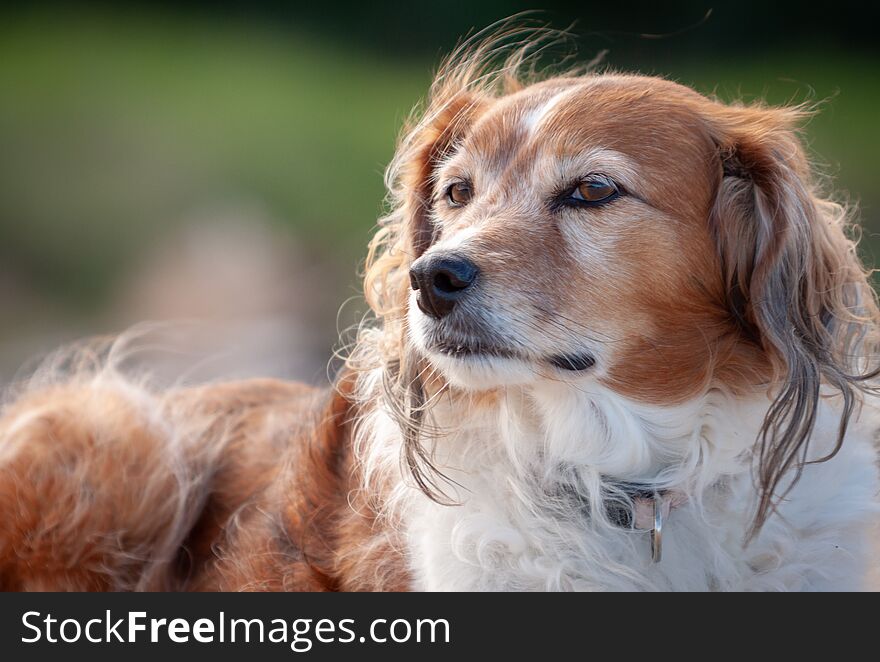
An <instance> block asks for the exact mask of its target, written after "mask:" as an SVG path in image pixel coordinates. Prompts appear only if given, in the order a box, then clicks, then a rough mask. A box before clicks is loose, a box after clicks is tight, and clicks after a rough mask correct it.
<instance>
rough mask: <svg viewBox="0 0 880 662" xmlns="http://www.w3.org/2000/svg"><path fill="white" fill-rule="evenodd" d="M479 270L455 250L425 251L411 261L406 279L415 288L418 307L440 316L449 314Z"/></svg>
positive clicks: (434, 315) (429, 313)
mask: <svg viewBox="0 0 880 662" xmlns="http://www.w3.org/2000/svg"><path fill="white" fill-rule="evenodd" d="M478 273H480V270H479V269H477V265H475V264H474V263H473V262H471V261H470V260H468V259H467V258H465V257H462V256H461V255H456V254H455V253H445V254H444V253H441V254H437V255H426V256H424V257H420V258H419V259H418V260H416V261H415V262H413V265H412V267H411V268H410V270H409V281H410V283H411V284H412V288H413V289H414V290H418V292H419V296H418V304H419V308H420V309H421V311H422V312H423V313H425V314H426V315H430V316H431V317H436V318H437V319H440V318H441V317H443V316H444V315H448V314H449V313H450V312H451V311H452V309H453V308H455V304H456V303H457V302H458V300H459V299H460V298H461V297H462V295H464V294H465V292H466V291H467V289H468V288H469V287H470V286H471V285H473V284H474V281H475V280H476V279H477V274H478Z"/></svg>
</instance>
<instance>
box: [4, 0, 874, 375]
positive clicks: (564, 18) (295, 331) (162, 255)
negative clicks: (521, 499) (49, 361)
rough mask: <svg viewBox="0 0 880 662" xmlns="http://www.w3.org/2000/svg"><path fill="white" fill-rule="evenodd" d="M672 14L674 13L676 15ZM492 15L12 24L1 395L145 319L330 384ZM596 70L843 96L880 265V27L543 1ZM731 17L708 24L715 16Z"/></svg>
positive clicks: (419, 3)
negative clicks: (14, 382) (429, 146)
mask: <svg viewBox="0 0 880 662" xmlns="http://www.w3.org/2000/svg"><path fill="white" fill-rule="evenodd" d="M661 5H662V6H661ZM530 8H536V5H535V4H529V3H520V2H508V1H503V0H493V1H489V2H481V3H472V4H464V3H450V2H440V1H439V0H434V1H427V2H426V1H424V0H414V1H413V2H410V3H408V4H407V5H405V6H404V5H400V4H391V3H387V4H367V3H362V2H361V3H358V2H345V1H341V2H334V3H312V4H311V6H308V7H302V6H297V5H296V4H294V3H284V2H275V3H271V2H270V3H238V2H214V3H207V2H205V3H201V2H189V3H151V4H143V5H127V6H126V8H125V9H122V8H120V7H119V6H114V5H97V4H70V3H50V4H47V3H40V4H30V5H28V4H25V5H19V6H18V7H16V8H6V9H2V10H0V302H2V312H0V381H2V380H4V379H8V378H9V377H10V375H11V374H12V373H13V371H14V370H15V369H16V368H17V367H18V366H19V365H20V364H21V363H22V362H23V361H24V360H25V359H26V358H27V357H28V356H30V355H32V354H34V353H38V352H40V351H43V350H44V349H46V348H49V347H51V346H53V345H54V344H56V343H58V342H62V341H65V340H68V339H71V338H74V337H77V336H81V335H85V334H91V333H96V332H112V331H115V330H119V329H122V328H125V327H126V326H128V325H130V324H132V323H134V322H137V321H139V320H142V319H179V318H182V317H191V318H204V319H210V320H214V322H215V323H216V326H217V327H218V328H220V327H224V328H235V329H237V330H238V332H237V334H238V335H236V336H235V337H236V340H235V341H234V342H233V344H236V345H237V346H238V347H239V349H241V356H240V357H239V359H237V360H238V361H239V362H240V363H241V364H242V365H244V364H247V366H248V370H249V371H251V372H263V373H267V372H268V373H272V374H278V375H282V376H293V377H299V378H305V379H316V378H318V376H319V375H320V373H321V372H322V366H323V364H324V363H325V362H326V358H327V356H328V353H329V350H330V347H331V345H332V344H333V339H334V338H335V335H336V331H337V327H339V326H345V325H346V324H347V323H349V322H350V321H351V320H352V319H356V317H357V313H358V310H362V308H363V306H362V305H360V304H358V303H357V302H355V303H352V304H350V305H348V306H346V308H345V310H344V313H343V314H342V315H341V316H340V317H339V318H338V319H337V310H338V309H339V306H340V304H341V303H342V302H343V301H344V300H346V298H348V297H351V296H353V295H356V294H357V293H358V285H357V271H358V269H359V263H360V261H361V260H362V258H363V255H364V252H365V244H366V241H367V239H368V237H369V235H370V233H371V230H372V228H373V224H374V222H375V219H376V218H377V217H378V215H379V213H380V210H381V207H382V197H383V186H382V177H381V173H382V170H383V168H384V165H385V164H386V163H387V162H388V160H389V159H390V157H391V155H392V151H393V146H394V139H395V136H396V134H397V131H398V129H399V127H400V124H401V122H402V120H403V118H404V117H406V115H407V114H408V113H409V111H410V109H411V108H412V106H413V105H414V104H415V103H416V102H417V101H418V100H419V99H420V97H421V96H422V95H423V94H424V93H425V91H426V90H427V86H428V84H429V82H430V77H431V71H432V68H433V67H434V66H435V65H436V64H437V62H438V61H439V59H440V57H441V55H442V54H443V53H444V52H447V51H448V50H449V49H450V48H452V47H453V46H454V44H455V43H456V40H457V39H458V38H459V37H460V36H462V35H464V34H465V33H467V32H468V31H469V30H471V29H473V28H481V27H484V26H486V25H488V24H489V23H492V22H493V21H496V20H498V19H501V18H504V17H505V16H508V15H511V14H513V13H515V12H518V11H521V10H524V9H530ZM538 8H541V9H544V10H546V11H544V12H543V13H541V14H538V15H536V17H537V18H538V19H539V20H541V21H544V22H548V23H550V24H552V25H553V26H554V27H557V28H564V27H567V26H569V25H570V24H571V23H572V22H573V21H576V24H575V26H574V32H575V33H576V34H577V35H579V37H578V38H577V40H576V44H577V46H578V50H579V53H580V57H582V58H583V59H590V58H592V57H593V56H594V55H595V54H596V53H597V52H598V51H600V50H604V49H608V50H609V53H608V55H607V57H606V62H607V63H608V64H610V65H611V66H613V67H615V68H625V69H634V70H639V71H642V72H645V73H656V74H662V75H666V76H669V77H671V78H673V79H675V80H678V81H681V82H683V83H687V84H690V85H693V86H695V87H696V88H697V89H699V90H701V91H704V92H714V93H716V94H718V95H719V96H720V97H722V98H725V99H734V98H741V99H755V98H759V97H760V98H765V99H767V100H768V101H771V102H774V103H784V102H798V101H804V100H809V101H823V104H822V112H821V114H820V115H819V116H817V117H816V118H815V119H814V120H813V121H811V122H810V124H809V126H808V128H807V135H808V138H809V141H810V146H811V149H812V150H813V153H814V157H815V159H816V161H817V162H818V163H820V164H822V165H823V167H824V169H825V171H826V172H827V173H829V174H830V175H831V176H832V177H833V178H834V181H835V183H836V187H837V188H838V189H839V190H840V191H841V192H842V193H845V194H847V195H848V197H849V198H850V199H851V200H853V201H856V202H858V203H859V205H860V208H861V210H862V221H863V224H864V226H865V240H864V245H863V248H864V250H865V253H866V256H867V258H868V260H869V262H870V263H872V264H873V254H874V252H875V251H876V247H877V246H880V243H878V242H877V240H876V238H875V236H876V235H877V233H878V231H880V190H878V187H877V177H878V173H880V167H878V165H877V160H876V155H877V154H878V153H880V130H878V127H877V124H878V110H877V109H878V108H880V49H878V44H877V39H876V36H875V34H874V26H875V25H876V19H877V18H878V16H877V10H876V9H872V8H867V7H866V6H861V7H860V6H859V5H857V4H852V6H849V5H847V4H846V3H835V4H834V5H833V6H832V5H828V6H826V7H825V8H824V9H822V10H821V11H819V10H816V9H809V8H808V5H807V4H804V3H788V2H782V3H773V4H771V3H750V2H736V3H700V2H667V3H656V2H655V3H647V2H633V3H619V5H614V6H603V5H602V4H597V3H585V2H577V3H575V2H565V1H560V2H550V3H542V5H541V6H540V7H538ZM710 10H711V14H710V15H708V17H707V13H709V11H710Z"/></svg>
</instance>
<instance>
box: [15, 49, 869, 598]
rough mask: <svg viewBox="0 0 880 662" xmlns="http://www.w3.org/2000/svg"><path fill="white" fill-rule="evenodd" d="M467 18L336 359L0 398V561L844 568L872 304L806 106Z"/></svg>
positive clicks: (385, 575)
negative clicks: (576, 64)
mask: <svg viewBox="0 0 880 662" xmlns="http://www.w3.org/2000/svg"><path fill="white" fill-rule="evenodd" d="M539 42H540V37H536V38H535V40H533V41H532V42H531V43H529V44H527V45H526V46H524V47H522V48H518V49H514V50H513V53H512V55H511V56H510V57H509V58H508V59H507V60H506V61H504V62H501V63H499V62H498V60H497V57H496V56H497V52H498V44H499V42H498V40H497V39H489V40H477V41H471V42H467V43H466V44H465V45H464V46H462V47H461V48H459V49H458V50H457V51H456V52H455V53H454V54H453V55H452V56H451V57H450V58H449V59H448V60H447V61H446V62H445V64H444V65H443V66H442V67H441V68H440V70H439V73H438V74H437V77H436V79H435V81H434V83H433V85H432V87H431V90H430V94H429V97H428V99H427V101H426V104H425V106H424V109H423V111H422V112H421V113H420V114H419V115H417V116H415V117H414V118H413V119H412V120H410V121H409V122H408V124H407V126H406V127H405V128H404V131H403V133H402V137H401V138H400V140H399V144H398V148H397V152H396V155H395V157H394V159H393V161H392V163H391V164H390V166H389V169H388V172H387V177H386V181H387V186H388V192H389V200H390V210H389V212H388V214H387V215H386V216H385V217H384V218H382V219H381V220H380V222H379V229H378V231H377V233H376V235H375V237H374V239H373V240H372V243H371V244H370V249H369V256H368V259H367V265H366V271H365V279H364V291H365V296H366V299H367V301H368V303H369V305H370V306H371V308H372V311H373V312H374V314H375V323H373V324H370V325H365V326H364V327H363V328H361V329H360V331H359V332H358V336H357V341H356V345H355V347H354V349H353V351H352V352H351V354H350V355H349V356H348V357H347V360H346V362H345V366H344V368H343V369H342V370H341V371H340V374H339V376H338V377H337V379H336V381H335V383H334V384H333V385H332V387H330V388H327V389H324V390H321V389H314V388H311V387H307V386H304V385H298V384H293V383H285V382H282V381H274V380H254V381H245V382H235V383H217V384H207V385H203V386H197V387H189V388H183V387H180V388H173V389H166V390H155V389H152V388H150V387H148V386H146V385H145V384H143V383H141V382H138V381H137V380H134V379H132V378H131V377H127V376H125V375H124V374H123V373H122V372H121V371H119V370H117V369H115V367H114V365H113V363H112V361H98V362H96V365H95V366H93V367H87V366H86V367H84V366H83V364H82V362H76V367H75V368H74V369H72V370H68V371H67V372H66V373H65V374H66V376H65V377H64V378H59V377H58V376H57V372H58V371H54V370H50V371H49V372H48V373H47V374H50V378H49V379H44V380H42V381H40V380H38V382H37V383H36V384H35V385H31V386H30V387H28V388H25V389H23V391H22V392H20V393H18V394H17V395H16V397H14V398H12V399H11V400H10V401H9V403H8V404H7V405H6V407H5V408H4V411H3V414H2V419H0V514H2V516H0V588H2V589H4V590H271V591H276V590H304V591H317V590H334V591H336V590H341V591H353V590H372V591H402V590H517V591H519V590H539V591H543V590H623V591H629V590H689V591H690V590H694V591H697V590H844V589H847V590H848V589H863V588H867V587H868V584H867V577H868V575H869V573H870V572H871V571H872V560H871V529H872V527H873V526H874V524H875V519H876V515H877V497H878V489H880V482H878V471H877V456H876V448H875V444H874V437H875V434H876V431H877V429H878V417H877V397H876V396H877V391H876V381H875V378H876V376H877V372H878V367H877V360H876V357H877V330H878V308H877V304H876V299H875V294H874V292H873V290H872V288H871V285H870V283H869V280H868V272H867V271H866V270H865V268H864V267H863V265H862V264H861V262H860V260H859V257H858V255H857V253H856V244H855V242H854V241H853V239H851V238H850V237H851V235H850V232H849V230H850V223H851V220H850V215H849V214H848V212H847V210H846V209H845V208H844V207H843V206H841V205H839V204H837V203H835V202H833V201H832V200H831V199H829V198H828V197H827V196H826V194H825V193H823V192H822V187H821V185H822V182H821V180H820V179H819V177H818V175H817V174H816V173H815V172H814V170H813V168H812V167H811V165H810V163H809V160H808V158H807V156H806V154H805V149H804V145H803V142H802V139H801V137H800V135H799V126H801V124H802V123H803V121H804V119H805V118H806V116H807V114H808V111H807V110H806V109H804V108H802V107H770V106H767V105H763V104H760V103H756V104H752V105H744V104H729V105H728V104H724V103H722V102H720V101H717V100H714V99H711V98H708V97H706V96H702V95H700V94H698V93H697V92H695V91H693V90H691V89H689V88H687V87H684V86H682V85H680V84H677V83H674V82H670V81H668V80H665V79H662V78H655V77H645V76H639V75H630V74H622V73H613V72H605V73H595V72H593V71H589V70H587V71H581V70H573V71H570V72H566V73H558V74H553V75H549V74H547V75H543V76H542V75H540V74H539V73H536V72H535V67H534V66H533V65H532V64H530V62H531V60H530V58H529V56H528V53H529V49H530V48H531V49H533V50H534V47H535V44H536V43H539Z"/></svg>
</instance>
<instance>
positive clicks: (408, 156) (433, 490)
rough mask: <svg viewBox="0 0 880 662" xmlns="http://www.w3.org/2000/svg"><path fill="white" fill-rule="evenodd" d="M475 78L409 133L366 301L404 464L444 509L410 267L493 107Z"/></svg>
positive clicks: (443, 95) (436, 93) (398, 157)
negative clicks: (410, 323) (415, 348)
mask: <svg viewBox="0 0 880 662" xmlns="http://www.w3.org/2000/svg"><path fill="white" fill-rule="evenodd" d="M473 73H474V72H473V71H472V70H471V69H468V68H464V69H452V70H451V71H450V72H446V73H445V74H443V73H441V75H439V76H438V79H437V81H435V83H434V86H433V87H432V89H431V94H430V96H429V100H428V105H427V109H426V110H425V112H424V114H423V115H422V117H421V119H420V120H419V121H418V122H416V123H414V124H413V125H411V126H410V127H407V128H405V129H404V133H403V137H402V138H401V140H400V142H399V144H398V147H397V152H396V154H395V156H394V159H393V161H392V162H391V165H390V166H389V168H388V171H387V173H386V186H387V188H388V196H389V204H390V205H391V210H390V212H389V213H388V215H386V216H385V217H384V218H382V219H381V220H380V221H379V224H380V228H379V231H378V232H377V233H376V236H375V237H374V238H373V240H372V242H371V243H370V250H369V254H368V256H367V265H366V273H365V275H364V291H365V295H366V298H367V302H368V303H369V304H370V307H371V308H372V309H373V311H374V312H375V313H376V315H377V316H378V317H379V319H380V320H381V321H382V334H381V336H379V337H378V343H377V349H378V352H379V358H380V359H381V360H382V362H383V367H384V370H383V388H384V390H385V401H386V404H387V406H388V410H389V412H390V413H391V414H392V416H393V417H394V419H395V420H396V421H397V423H398V425H399V426H400V428H401V431H402V433H403V438H404V444H403V446H404V453H403V458H402V459H403V462H404V464H405V466H406V467H407V468H408V470H409V473H410V475H411V476H412V477H413V479H414V480H415V482H416V484H417V485H418V486H419V487H420V488H421V489H422V491H423V492H424V493H425V494H427V495H429V496H430V497H431V498H433V499H435V500H438V501H443V502H446V501H448V499H446V498H445V496H443V490H442V488H441V487H440V485H439V482H440V480H441V478H442V474H441V473H440V472H439V471H437V470H436V469H435V468H434V466H433V464H432V462H431V457H430V451H429V450H428V449H426V448H425V447H424V446H423V445H422V443H421V437H422V432H423V427H424V425H423V420H424V412H425V408H426V406H427V396H426V392H425V376H424V373H425V370H426V368H425V365H424V363H423V360H422V359H421V357H419V356H417V355H416V354H415V353H413V352H410V351H407V341H406V321H405V319H406V304H407V301H408V296H409V282H410V281H409V267H410V265H411V264H412V263H413V262H414V261H415V260H416V259H417V258H418V257H419V256H420V255H422V253H424V252H425V251H426V250H427V249H428V248H429V247H430V245H431V244H432V243H433V241H434V239H435V228H434V223H433V214H432V197H433V190H434V185H435V178H436V174H437V170H438V168H439V166H440V165H441V164H442V163H443V161H444V159H446V158H448V157H449V156H450V155H451V154H452V153H453V152H454V150H455V148H456V146H457V144H459V142H460V141H461V140H462V138H463V136H464V134H465V133H466V131H467V129H468V127H469V126H470V125H471V124H472V122H473V120H474V118H475V117H476V115H477V114H478V113H479V112H481V110H482V108H483V107H484V105H485V104H486V103H488V98H489V97H488V96H487V95H486V94H485V93H482V92H477V91H474V90H471V89H470V84H469V82H468V79H469V77H471V76H472V75H473ZM374 358H375V357H374Z"/></svg>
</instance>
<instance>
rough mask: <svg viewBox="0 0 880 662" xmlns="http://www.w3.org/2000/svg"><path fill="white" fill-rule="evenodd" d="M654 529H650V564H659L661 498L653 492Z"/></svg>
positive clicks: (661, 516)
mask: <svg viewBox="0 0 880 662" xmlns="http://www.w3.org/2000/svg"><path fill="white" fill-rule="evenodd" d="M651 501H652V502H653V506H654V528H653V529H651V562H652V563H660V560H661V559H662V558H663V497H662V496H660V493H659V492H654V496H653V498H652V499H651Z"/></svg>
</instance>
